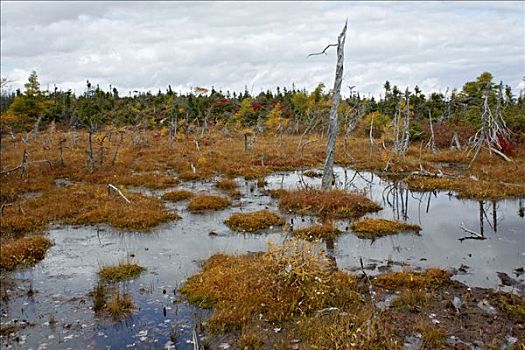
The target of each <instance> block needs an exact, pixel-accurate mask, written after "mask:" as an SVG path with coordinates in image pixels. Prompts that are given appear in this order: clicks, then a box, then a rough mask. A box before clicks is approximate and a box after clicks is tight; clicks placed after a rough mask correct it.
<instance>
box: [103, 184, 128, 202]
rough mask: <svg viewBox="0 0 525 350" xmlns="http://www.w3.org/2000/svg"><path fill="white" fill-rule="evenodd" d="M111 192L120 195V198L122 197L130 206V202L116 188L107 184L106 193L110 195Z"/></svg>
mask: <svg viewBox="0 0 525 350" xmlns="http://www.w3.org/2000/svg"><path fill="white" fill-rule="evenodd" d="M111 190H113V191H115V192H117V194H118V195H120V197H122V198H123V199H124V200H125V201H126V203H128V204H131V201H130V200H129V199H128V198H127V197H126V196H125V195H124V193H122V192H121V191H120V190H119V189H118V188H117V187H116V186H114V185H112V184H108V193H110V192H111Z"/></svg>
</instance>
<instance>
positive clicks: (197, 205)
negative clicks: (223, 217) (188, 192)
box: [188, 195, 230, 213]
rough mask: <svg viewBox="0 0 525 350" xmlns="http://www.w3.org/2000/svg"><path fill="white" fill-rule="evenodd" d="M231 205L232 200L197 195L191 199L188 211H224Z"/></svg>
mask: <svg viewBox="0 0 525 350" xmlns="http://www.w3.org/2000/svg"><path fill="white" fill-rule="evenodd" d="M229 205H230V200H229V199H228V198H226V197H222V196H210V195H197V196H194V197H192V198H191V200H190V203H189V204H188V210H189V211H191V212H194V213H198V212H203V211H206V210H219V209H224V208H226V207H228V206H229Z"/></svg>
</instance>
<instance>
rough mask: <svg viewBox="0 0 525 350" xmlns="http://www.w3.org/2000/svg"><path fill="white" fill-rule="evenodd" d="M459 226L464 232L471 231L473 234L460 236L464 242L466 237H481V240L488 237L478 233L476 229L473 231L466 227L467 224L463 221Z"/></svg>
mask: <svg viewBox="0 0 525 350" xmlns="http://www.w3.org/2000/svg"><path fill="white" fill-rule="evenodd" d="M459 228H461V229H462V230H463V231H464V232H466V233H469V234H470V235H471V236H465V237H461V238H458V240H459V241H460V242H463V241H464V240H465V239H480V240H483V239H487V237H485V236H483V235H481V234H479V233H477V232H476V231H472V230H470V229H468V228H466V227H465V224H463V223H461V225H459Z"/></svg>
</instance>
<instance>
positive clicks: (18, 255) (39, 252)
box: [0, 236, 52, 270]
mask: <svg viewBox="0 0 525 350" xmlns="http://www.w3.org/2000/svg"><path fill="white" fill-rule="evenodd" d="M1 244H2V249H0V269H2V270H14V269H15V268H16V267H18V266H30V265H33V264H35V263H37V262H38V261H40V260H42V259H43V258H44V257H45V255H46V252H47V250H48V249H49V247H51V245H52V243H51V241H50V240H49V239H48V238H47V237H44V236H30V237H24V238H20V239H17V240H14V241H10V242H3V243H1Z"/></svg>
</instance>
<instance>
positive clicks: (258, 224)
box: [224, 210, 284, 232]
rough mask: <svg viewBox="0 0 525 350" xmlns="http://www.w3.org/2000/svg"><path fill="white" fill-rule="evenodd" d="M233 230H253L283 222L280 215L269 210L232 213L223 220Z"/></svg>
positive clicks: (278, 224)
mask: <svg viewBox="0 0 525 350" xmlns="http://www.w3.org/2000/svg"><path fill="white" fill-rule="evenodd" d="M224 223H225V224H226V225H228V226H229V227H230V228H231V229H232V230H234V231H243V232H255V231H259V230H263V229H265V228H269V227H272V226H280V225H283V224H284V221H283V219H281V217H280V216H279V215H277V214H275V213H273V212H271V211H269V210H259V211H254V212H251V213H234V214H232V215H231V216H230V217H229V218H228V219H226V221H224Z"/></svg>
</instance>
